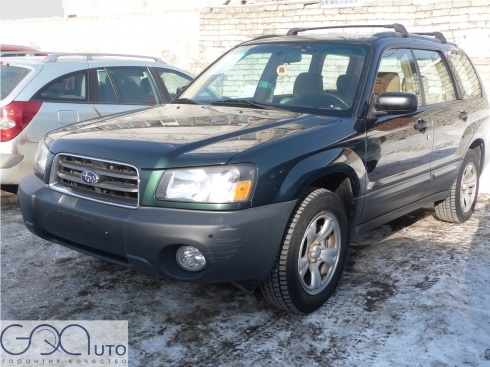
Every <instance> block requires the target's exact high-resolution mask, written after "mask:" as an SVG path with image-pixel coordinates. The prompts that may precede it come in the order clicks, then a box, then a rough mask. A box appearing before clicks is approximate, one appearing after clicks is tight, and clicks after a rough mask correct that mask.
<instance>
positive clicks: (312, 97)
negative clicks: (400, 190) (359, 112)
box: [285, 93, 349, 110]
mask: <svg viewBox="0 0 490 367" xmlns="http://www.w3.org/2000/svg"><path fill="white" fill-rule="evenodd" d="M285 104H286V105H290V106H301V107H313V108H320V107H323V108H329V109H331V110H347V109H349V106H348V105H347V103H345V102H344V101H343V100H342V99H341V98H340V97H338V96H336V95H333V94H317V93H315V94H305V95H302V96H299V97H296V98H293V99H291V100H289V101H287V102H286V103H285Z"/></svg>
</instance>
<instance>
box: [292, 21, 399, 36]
mask: <svg viewBox="0 0 490 367" xmlns="http://www.w3.org/2000/svg"><path fill="white" fill-rule="evenodd" d="M335 28H393V29H394V30H395V32H398V33H400V34H401V35H402V36H403V37H408V32H407V29H406V28H405V26H404V25H403V24H400V23H393V24H361V25H341V26H327V27H311V28H291V29H290V30H289V31H288V33H287V34H286V35H287V36H297V35H298V33H299V32H304V31H313V30H318V29H335Z"/></svg>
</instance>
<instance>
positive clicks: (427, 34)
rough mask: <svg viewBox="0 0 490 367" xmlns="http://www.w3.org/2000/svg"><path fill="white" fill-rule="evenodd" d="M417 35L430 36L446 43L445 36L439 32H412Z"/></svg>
mask: <svg viewBox="0 0 490 367" xmlns="http://www.w3.org/2000/svg"><path fill="white" fill-rule="evenodd" d="M414 34H416V35H419V36H432V37H435V38H437V39H438V40H439V41H441V42H442V43H447V39H446V37H445V36H444V35H443V34H442V33H441V32H427V33H414Z"/></svg>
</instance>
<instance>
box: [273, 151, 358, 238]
mask: <svg viewBox="0 0 490 367" xmlns="http://www.w3.org/2000/svg"><path fill="white" fill-rule="evenodd" d="M365 179H366V169H365V165H364V163H363V161H362V159H361V157H359V156H358V155H357V154H356V153H355V152H354V151H352V150H350V149H338V150H335V151H326V152H321V153H319V154H316V155H314V156H310V157H308V158H307V159H305V160H303V161H301V162H298V163H297V164H296V165H295V166H294V167H293V168H292V169H291V170H290V171H289V173H288V175H287V177H286V179H285V180H284V182H283V185H282V186H281V189H280V190H279V192H278V195H277V196H276V200H278V201H282V200H285V201H286V200H294V199H298V198H299V197H300V196H301V195H302V193H304V192H305V191H306V190H308V189H309V188H311V187H318V188H324V189H326V190H329V191H331V192H333V193H334V194H336V195H337V196H338V197H339V199H340V201H341V202H342V204H343V207H344V210H345V212H346V214H347V219H348V223H349V227H350V230H349V232H351V231H352V228H354V227H355V225H354V224H355V221H356V218H357V214H358V204H359V203H358V200H357V198H358V197H360V196H361V195H362V193H363V190H364V189H363V188H364V181H365ZM350 237H352V236H350Z"/></svg>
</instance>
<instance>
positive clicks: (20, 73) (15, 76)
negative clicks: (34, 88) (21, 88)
mask: <svg viewBox="0 0 490 367" xmlns="http://www.w3.org/2000/svg"><path fill="white" fill-rule="evenodd" d="M29 71H30V70H29V69H26V68H21V67H17V66H9V65H8V64H7V65H4V64H1V65H0V82H1V85H0V100H2V99H4V98H6V97H7V96H8V95H9V94H10V92H12V90H14V88H15V87H16V86H17V85H18V84H19V83H20V82H21V80H22V79H24V78H25V76H26V75H27V74H29Z"/></svg>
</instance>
